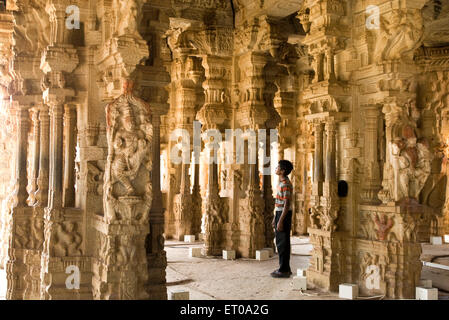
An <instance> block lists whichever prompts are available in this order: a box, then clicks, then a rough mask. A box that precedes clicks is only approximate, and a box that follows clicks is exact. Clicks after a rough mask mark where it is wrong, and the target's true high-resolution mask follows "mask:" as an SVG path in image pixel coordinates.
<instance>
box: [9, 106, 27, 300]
mask: <svg viewBox="0 0 449 320" xmlns="http://www.w3.org/2000/svg"><path fill="white" fill-rule="evenodd" d="M15 104H16V106H15V115H16V146H15V147H16V148H15V149H16V150H15V155H16V158H15V175H14V180H13V181H14V182H15V183H14V185H13V192H12V194H11V198H10V200H9V205H10V215H11V217H10V221H9V228H10V232H9V241H8V242H9V248H8V257H7V259H6V277H7V292H6V299H8V300H21V299H23V293H24V289H25V279H24V277H25V276H26V266H25V264H24V260H25V257H24V256H25V251H26V250H27V249H29V243H30V208H28V207H27V204H26V199H27V191H26V185H27V175H26V172H27V149H28V129H29V114H28V109H29V107H28V106H24V105H19V103H18V102H17V101H15Z"/></svg>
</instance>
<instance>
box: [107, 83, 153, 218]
mask: <svg viewBox="0 0 449 320" xmlns="http://www.w3.org/2000/svg"><path fill="white" fill-rule="evenodd" d="M132 90H133V83H132V82H131V81H127V82H125V85H124V93H123V94H122V95H121V96H120V97H119V98H118V99H116V100H115V101H114V102H112V103H111V104H109V105H108V106H107V107H106V117H107V140H108V160H107V163H106V169H105V179H104V182H105V183H104V195H105V198H104V199H105V212H106V214H107V215H108V216H109V217H110V218H112V219H114V218H115V217H114V214H113V213H112V212H113V211H114V210H116V211H117V207H118V203H117V201H120V200H123V201H127V203H130V202H133V203H136V204H137V203H138V202H139V201H144V203H145V206H146V209H148V210H149V208H150V207H151V201H152V185H151V176H150V173H151V170H152V153H151V150H152V144H153V126H152V124H151V118H150V109H149V105H148V104H147V103H146V102H144V101H143V100H141V99H139V98H137V97H135V96H134V95H133V93H132ZM125 198H126V199H125ZM111 206H112V207H111Z"/></svg>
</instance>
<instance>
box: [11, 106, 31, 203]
mask: <svg viewBox="0 0 449 320" xmlns="http://www.w3.org/2000/svg"><path fill="white" fill-rule="evenodd" d="M16 118H17V135H16V137H17V138H16V166H15V168H16V171H15V176H14V180H15V191H14V193H15V196H14V207H25V206H27V203H26V200H27V198H28V192H27V182H28V180H27V175H26V172H27V150H28V130H29V113H28V107H27V106H19V105H17V107H16Z"/></svg>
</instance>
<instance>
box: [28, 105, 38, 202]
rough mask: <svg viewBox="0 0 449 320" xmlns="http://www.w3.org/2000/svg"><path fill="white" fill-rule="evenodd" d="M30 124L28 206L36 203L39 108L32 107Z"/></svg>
mask: <svg viewBox="0 0 449 320" xmlns="http://www.w3.org/2000/svg"><path fill="white" fill-rule="evenodd" d="M32 112H33V114H32V118H31V120H32V122H33V141H34V143H33V151H32V161H31V166H32V168H31V178H30V192H29V197H28V204H29V205H30V206H32V205H34V204H35V202H36V189H37V179H38V174H39V147H40V141H39V139H40V135H39V108H38V107H34V108H33V109H32Z"/></svg>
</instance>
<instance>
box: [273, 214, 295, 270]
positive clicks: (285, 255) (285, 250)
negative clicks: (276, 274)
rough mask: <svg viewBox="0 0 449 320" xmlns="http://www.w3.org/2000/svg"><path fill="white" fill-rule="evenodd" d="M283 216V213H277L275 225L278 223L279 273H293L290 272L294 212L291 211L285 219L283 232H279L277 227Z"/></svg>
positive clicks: (276, 233) (276, 232)
mask: <svg viewBox="0 0 449 320" xmlns="http://www.w3.org/2000/svg"><path fill="white" fill-rule="evenodd" d="M281 215H282V211H276V216H275V223H276V227H275V229H276V231H275V235H276V248H277V249H278V254H279V271H280V272H291V270H290V230H291V228H292V211H291V210H289V211H288V212H287V215H286V216H285V218H284V229H283V231H277V225H278V221H279V218H280V217H281Z"/></svg>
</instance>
